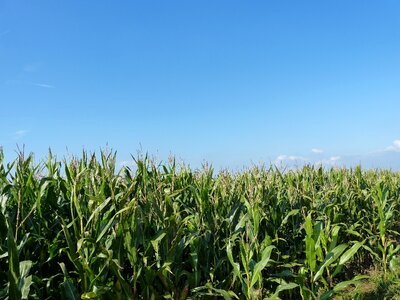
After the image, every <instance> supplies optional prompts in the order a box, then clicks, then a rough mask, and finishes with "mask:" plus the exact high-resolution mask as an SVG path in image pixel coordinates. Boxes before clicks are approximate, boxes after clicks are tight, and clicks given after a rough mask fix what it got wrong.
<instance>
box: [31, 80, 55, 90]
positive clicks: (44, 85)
mask: <svg viewBox="0 0 400 300" xmlns="http://www.w3.org/2000/svg"><path fill="white" fill-rule="evenodd" d="M31 84H32V85H34V86H38V87H41V88H46V89H55V88H56V87H55V86H54V85H51V84H46V83H36V82H32V83H31Z"/></svg>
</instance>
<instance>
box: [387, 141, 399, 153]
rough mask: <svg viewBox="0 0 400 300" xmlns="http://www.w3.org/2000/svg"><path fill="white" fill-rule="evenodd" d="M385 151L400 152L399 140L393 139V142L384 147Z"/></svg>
mask: <svg viewBox="0 0 400 300" xmlns="http://www.w3.org/2000/svg"><path fill="white" fill-rule="evenodd" d="M385 150H386V151H395V152H400V140H394V141H393V143H392V144H391V145H390V146H389V147H387V148H386V149H385Z"/></svg>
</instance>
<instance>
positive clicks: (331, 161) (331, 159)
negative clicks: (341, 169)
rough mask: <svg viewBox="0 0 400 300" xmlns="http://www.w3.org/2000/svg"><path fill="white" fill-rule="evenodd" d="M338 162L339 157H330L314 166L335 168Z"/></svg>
mask: <svg viewBox="0 0 400 300" xmlns="http://www.w3.org/2000/svg"><path fill="white" fill-rule="evenodd" d="M340 160H341V157H340V156H331V157H329V158H328V159H323V160H320V161H319V162H317V163H316V164H317V165H327V166H335V165H338V163H339V161H340Z"/></svg>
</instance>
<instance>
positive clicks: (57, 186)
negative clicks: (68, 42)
mask: <svg viewBox="0 0 400 300" xmlns="http://www.w3.org/2000/svg"><path fill="white" fill-rule="evenodd" d="M399 186H400V175H399V174H398V173H394V172H389V171H378V170H375V171H362V170H361V168H356V169H330V170H324V169H322V168H316V167H311V166H306V167H304V168H303V169H299V170H297V171H285V172H281V171H280V170H278V169H276V168H273V167H271V168H265V167H256V168H253V169H251V170H246V171H243V172H240V173H229V172H226V171H222V172H220V173H218V174H216V173H215V172H214V170H213V169H212V168H210V167H208V166H204V168H203V169H201V170H191V169H190V168H187V167H186V166H184V165H179V166H178V165H177V164H176V162H175V161H174V160H171V161H170V162H169V163H166V164H156V163H155V162H154V161H152V160H150V159H149V158H148V157H147V156H145V157H139V158H137V159H135V163H134V164H133V165H132V166H130V167H122V168H121V169H118V168H117V167H116V155H115V153H110V152H102V153H100V156H99V158H98V157H96V155H88V154H87V153H86V152H83V153H82V156H81V157H80V158H71V159H69V160H63V161H57V160H56V159H55V158H54V157H53V155H52V154H51V152H50V153H49V157H48V160H47V161H45V162H42V163H39V164H35V163H34V162H33V157H32V155H28V156H27V157H25V156H24V154H23V153H20V154H19V156H18V158H17V159H16V160H15V161H14V162H12V163H9V164H5V163H4V157H3V154H2V153H0V299H60V298H61V299H178V300H184V299H271V300H272V299H331V298H333V297H336V298H338V299H340V297H344V299H346V297H353V296H354V297H355V298H357V299H363V295H367V294H368V293H364V292H360V289H362V288H363V287H366V286H368V285H369V286H372V285H374V284H375V285H374V286H375V287H376V288H375V290H374V291H373V292H371V293H372V294H371V293H370V294H371V295H375V296H376V295H383V296H384V295H385V293H387V295H391V296H393V295H395V292H393V291H394V289H395V287H398V286H399V285H398V283H397V282H398V281H399V274H400V259H399V253H398V252H399V250H400V246H399V245H398V240H399V239H398V237H399V232H398V228H399V225H400V224H399V220H400V219H399V211H398V205H399V200H400V189H399ZM373 266H375V267H376V268H378V269H379V270H380V272H381V273H379V274H382V276H380V277H379V278H381V279H380V281H379V282H378V283H374V281H373V280H374V279H373V278H371V276H370V275H368V274H366V270H369V269H371V267H373ZM393 297H394V296H393Z"/></svg>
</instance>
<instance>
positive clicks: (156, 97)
mask: <svg viewBox="0 0 400 300" xmlns="http://www.w3.org/2000/svg"><path fill="white" fill-rule="evenodd" d="M0 104H1V106H0V145H2V146H3V148H4V150H5V153H6V155H7V156H8V157H9V158H12V157H14V156H15V150H16V148H17V146H16V145H22V144H25V147H26V150H27V151H32V152H34V153H35V154H36V157H39V158H41V157H44V156H45V155H46V152H47V149H48V147H51V148H52V149H53V152H55V153H56V154H58V155H59V156H62V155H65V154H66V153H67V151H66V149H67V148H68V152H69V153H74V154H77V153H78V154H79V153H80V151H81V150H82V148H85V149H87V150H98V149H99V148H100V147H105V146H107V145H108V147H111V148H113V149H115V150H117V151H118V153H119V154H118V157H119V160H120V162H121V163H122V162H123V161H129V160H130V153H132V154H136V153H137V151H138V150H140V149H141V150H142V151H143V152H149V153H150V154H151V155H153V156H156V157H157V158H158V159H160V160H165V159H166V158H167V157H168V156H169V154H171V153H172V154H174V155H176V156H177V157H178V158H180V159H183V160H184V161H185V162H187V163H189V164H191V165H192V166H199V165H200V164H201V162H203V161H204V160H207V161H209V162H211V163H212V164H214V165H215V166H217V167H219V166H224V167H228V168H236V167H241V166H243V165H250V164H252V163H260V162H265V163H267V164H268V163H269V162H275V163H294V162H298V161H300V162H304V161H306V162H323V163H326V164H328V165H330V164H339V163H346V164H353V163H356V162H362V163H364V164H365V165H369V164H370V165H372V166H384V167H395V168H398V167H399V168H400V118H399V115H400V1H398V0H387V1H386V0H385V1H368V0H358V1H357V0H353V1H348V0H338V1H294V0H293V1H235V0H229V1H224V0H218V1H216V0H209V1H208V0H201V1H200V0H191V1H188V0H182V1H175V0H168V1H165V0H159V1H150V0H149V1H73V0H69V1H54V0H47V1H46V0H41V1H21V0H2V1H0Z"/></svg>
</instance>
